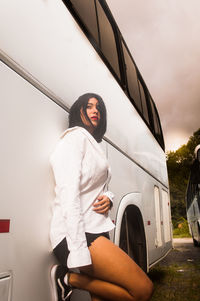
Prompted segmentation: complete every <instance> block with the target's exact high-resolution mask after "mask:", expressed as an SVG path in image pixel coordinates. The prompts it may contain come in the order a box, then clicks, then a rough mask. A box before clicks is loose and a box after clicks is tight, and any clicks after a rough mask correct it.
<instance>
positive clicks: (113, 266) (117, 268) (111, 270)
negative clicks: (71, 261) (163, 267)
mask: <svg viewBox="0 0 200 301" xmlns="http://www.w3.org/2000/svg"><path fill="white" fill-rule="evenodd" d="M89 250H90V253H91V257H92V266H87V267H83V268H81V272H84V273H86V274H88V275H90V276H92V277H94V278H97V279H100V280H104V281H107V282H111V283H114V284H117V285H119V286H121V287H123V288H124V289H126V290H127V291H128V292H130V294H131V295H133V296H136V297H137V296H140V295H141V293H142V294H143V293H145V292H147V290H149V291H150V290H152V283H151V281H150V279H149V278H148V277H147V275H146V274H145V273H144V272H143V271H142V269H141V268H140V267H139V266H138V265H137V264H136V263H135V262H134V261H133V260H132V259H131V258H130V257H129V256H128V255H127V254H126V253H125V252H124V251H122V250H121V249H120V248H119V247H117V246H116V245H114V244H113V243H112V242H111V241H110V240H108V239H106V238H105V237H102V236H100V237H99V238H97V239H96V240H95V241H94V242H93V243H92V245H91V246H90V247H89ZM147 293H148V292H147Z"/></svg>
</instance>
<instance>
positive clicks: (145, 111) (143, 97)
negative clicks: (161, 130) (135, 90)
mask: <svg viewBox="0 0 200 301" xmlns="http://www.w3.org/2000/svg"><path fill="white" fill-rule="evenodd" d="M139 87H140V96H141V101H142V113H143V117H144V119H145V120H146V121H147V123H148V124H149V113H148V107H147V99H146V95H145V93H144V88H143V86H142V84H141V82H140V81H139Z"/></svg>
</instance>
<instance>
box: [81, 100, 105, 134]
mask: <svg viewBox="0 0 200 301" xmlns="http://www.w3.org/2000/svg"><path fill="white" fill-rule="evenodd" d="M98 104H99V101H98V100H97V99H96V98H90V99H89V100H88V103H87V108H86V113H87V116H88V118H89V119H90V121H91V123H92V124H91V123H90V122H89V121H88V120H87V119H86V117H85V115H84V112H83V109H82V108H81V119H82V121H83V123H84V124H85V125H86V126H87V127H88V130H89V131H90V132H91V133H92V132H93V131H94V129H95V128H96V127H97V126H98V124H99V121H100V118H101V117H100V112H99V109H98Z"/></svg>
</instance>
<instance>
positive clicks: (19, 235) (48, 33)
mask: <svg viewBox="0 0 200 301" xmlns="http://www.w3.org/2000/svg"><path fill="white" fill-rule="evenodd" d="M127 9H128V8H127ZM147 51H148V50H147ZM0 60H1V61H0V101H1V110H0V126H1V150H0V151H1V156H0V158H1V164H0V166H1V169H0V174H1V202H0V300H1V301H10V300H12V301H25V300H29V301H36V300H37V301H49V300H50V284H49V270H50V267H51V265H52V264H53V263H54V262H55V259H54V257H53V256H52V253H51V252H52V250H51V246H50V241H49V223H50V220H51V206H52V202H53V199H54V179H53V174H52V171H51V169H50V165H49V156H50V154H51V152H52V151H53V149H54V147H55V145H56V142H57V141H58V139H59V136H60V134H61V133H62V131H64V130H65V129H66V127H67V119H68V111H69V108H70V106H71V105H72V103H73V102H74V101H75V100H76V99H77V97H78V96H80V95H81V94H83V93H86V92H95V93H98V94H99V95H101V96H102V98H103V99H104V101H105V104H106V107H107V111H108V129H107V132H106V135H105V138H104V141H103V142H102V147H103V149H104V150H105V152H106V154H107V156H108V159H109V163H110V165H111V170H112V180H111V182H110V184H109V190H111V191H113V192H114V194H115V202H114V206H113V209H112V212H111V215H112V219H113V220H114V221H115V224H116V228H115V231H113V232H112V233H111V238H112V240H113V241H114V242H115V243H116V244H117V245H119V246H120V247H121V248H122V249H124V250H125V251H126V252H127V253H128V254H129V255H130V256H131V257H133V258H134V259H135V261H136V262H137V263H138V264H139V265H140V266H141V267H142V268H143V269H144V270H146V271H148V269H149V268H150V267H151V266H152V265H153V264H155V263H156V262H158V261H159V260H160V259H162V258H163V257H164V256H165V255H166V254H167V253H168V252H169V250H170V249H171V248H172V234H171V217H170V200H169V190H168V175H167V168H166V159H165V152H164V142H163V135H162V130H161V126H160V121H159V116H158V112H157V110H156V106H155V104H154V102H153V100H152V97H151V95H150V93H149V91H148V89H147V87H146V85H145V82H144V80H143V78H142V76H141V74H140V72H139V70H138V68H137V66H136V64H135V62H134V60H133V58H132V56H131V54H130V52H129V50H128V47H127V45H126V43H125V41H124V39H123V37H122V35H121V33H120V31H119V28H118V27H117V25H116V23H115V21H114V19H113V16H112V14H111V12H110V10H109V8H108V6H107V4H106V2H105V1H104V0H84V1H78V0H71V1H70V0H66V1H61V0H34V1H32V0H1V1H0ZM84 298H85V299H84ZM72 300H78V297H77V295H76V294H75V295H74V297H73V298H72ZM79 300H80V298H79ZM81 300H89V299H88V295H87V294H85V295H84V297H83V295H82V297H81Z"/></svg>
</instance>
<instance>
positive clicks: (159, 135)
mask: <svg viewBox="0 0 200 301" xmlns="http://www.w3.org/2000/svg"><path fill="white" fill-rule="evenodd" d="M150 104H151V111H152V117H153V126H154V133H155V137H156V138H157V140H158V141H159V142H160V144H161V146H162V147H163V148H164V140H163V135H162V130H161V126H160V121H159V117H158V113H157V110H156V108H155V105H154V103H153V100H152V99H151V97H150Z"/></svg>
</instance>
